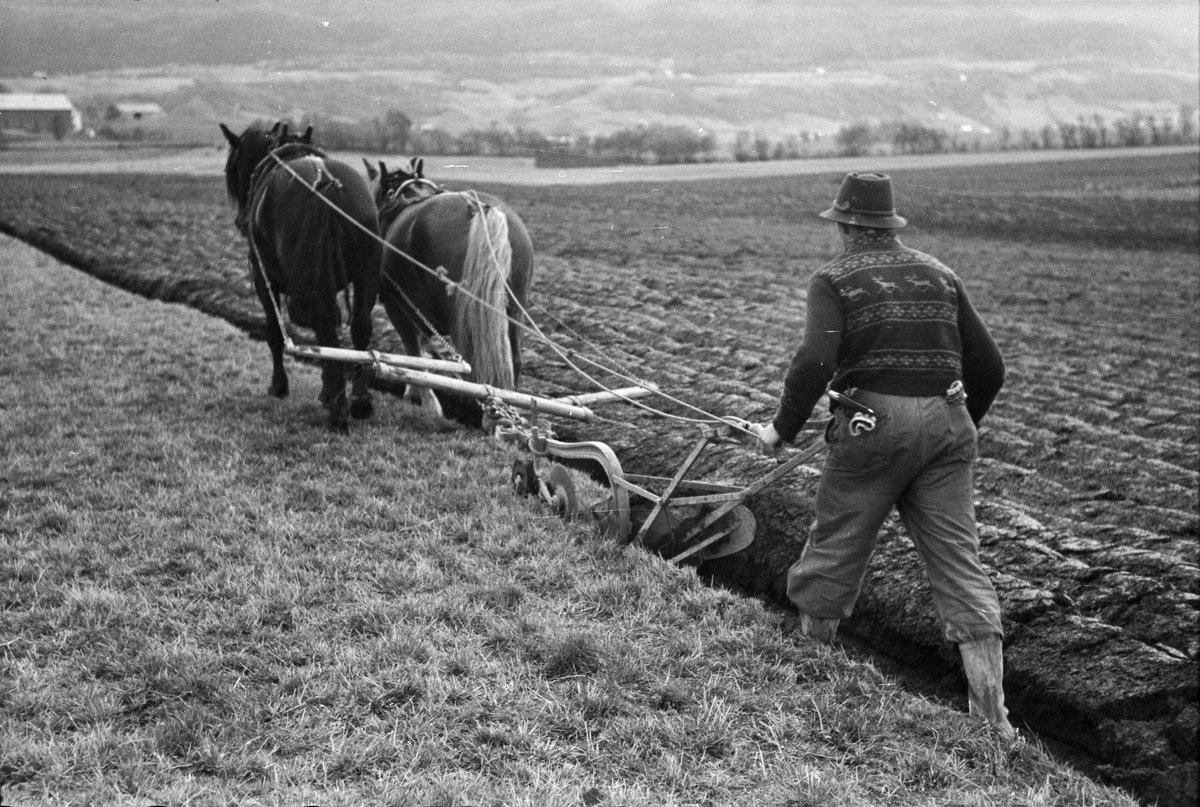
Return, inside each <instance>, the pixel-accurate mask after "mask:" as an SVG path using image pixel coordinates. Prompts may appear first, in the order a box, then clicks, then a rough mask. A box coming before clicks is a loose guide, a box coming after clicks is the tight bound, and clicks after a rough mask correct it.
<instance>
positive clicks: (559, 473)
mask: <svg viewBox="0 0 1200 807" xmlns="http://www.w3.org/2000/svg"><path fill="white" fill-rule="evenodd" d="M546 491H547V493H548V494H549V502H550V507H551V509H553V510H554V514H555V515H558V516H562V517H563V518H574V517H575V516H576V515H577V514H578V513H579V501H578V497H577V496H576V493H575V480H573V479H571V474H570V473H569V472H568V471H567V469H566V466H564V465H559V464H558V463H557V462H556V463H554V464H553V465H551V466H550V473H549V474H547V475H546Z"/></svg>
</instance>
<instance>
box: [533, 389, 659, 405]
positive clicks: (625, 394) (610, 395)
mask: <svg viewBox="0 0 1200 807" xmlns="http://www.w3.org/2000/svg"><path fill="white" fill-rule="evenodd" d="M653 393H654V390H652V389H650V388H649V387H623V388H621V389H614V390H605V391H603V392H584V393H580V394H579V395H564V396H562V397H561V398H557V399H556V400H559V401H562V402H563V403H568V404H575V405H576V406H588V405H589V404H596V403H608V402H610V401H623V400H626V399H627V398H645V397H646V396H647V395H651V394H653Z"/></svg>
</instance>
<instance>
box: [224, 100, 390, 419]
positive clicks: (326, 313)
mask: <svg viewBox="0 0 1200 807" xmlns="http://www.w3.org/2000/svg"><path fill="white" fill-rule="evenodd" d="M221 131H222V132H224V133H225V138H226V139H227V140H228V141H229V158H228V159H227V160H226V162H225V184H226V187H227V189H228V191H229V198H230V199H231V200H232V201H233V202H234V203H235V204H236V205H237V209H238V213H237V224H238V228H239V229H240V230H241V231H242V233H243V234H244V235H245V236H246V239H247V241H248V242H249V245H250V274H251V276H252V277H253V280H254V290H255V292H257V294H258V299H259V300H260V301H261V302H262V306H263V311H264V312H266V315H267V344H268V345H269V346H270V348H271V360H272V361H273V362H274V370H273V373H272V376H271V386H270V388H269V389H268V392H269V393H270V394H271V395H274V396H276V397H278V398H282V397H284V396H286V395H287V394H288V378H287V373H286V372H284V369H283V351H284V346H285V335H284V331H283V328H282V327H281V325H280V319H279V315H280V310H281V309H280V306H281V305H282V304H284V302H286V310H287V314H288V316H289V317H290V318H291V320H292V321H293V322H295V323H296V324H297V325H300V326H301V327H305V328H311V329H312V330H313V331H314V332H315V333H316V338H317V343H318V344H320V345H323V346H326V347H338V342H339V340H338V327H339V326H340V325H341V321H342V314H341V310H340V308H339V307H338V299H337V297H338V293H339V292H340V293H343V294H344V295H345V296H346V309H347V311H348V312H349V317H350V338H351V340H352V341H353V343H354V347H355V349H357V350H368V349H369V348H370V341H371V309H372V308H374V307H375V301H376V299H377V298H378V295H379V268H380V260H381V255H382V244H381V243H380V241H379V237H378V236H379V219H378V211H377V210H376V207H375V199H374V197H373V196H372V194H371V189H370V187H369V186H368V185H367V182H366V180H365V179H364V178H363V176H362V174H361V173H359V172H358V171H356V170H355V169H353V168H351V167H350V166H349V165H346V164H345V163H344V162H339V161H338V160H332V159H330V158H329V157H326V156H325V155H324V154H323V153H322V152H321V151H320V150H319V149H316V148H314V147H313V145H312V127H309V128H308V130H307V131H306V132H305V133H304V134H303V135H300V136H295V135H289V134H288V131H287V127H286V126H281V125H280V124H276V125H275V127H274V128H273V129H271V131H269V132H268V131H263V130H262V129H258V128H255V127H250V128H248V129H246V130H245V131H244V132H242V133H241V134H240V135H235V134H234V133H233V132H231V131H230V130H229V129H228V128H227V127H226V126H225V124H223V123H222V124H221ZM339 211H340V212H339ZM351 287H353V292H354V293H353V295H351V293H350V290H351ZM281 298H282V299H281ZM347 374H349V376H350V380H351V382H352V390H351V400H350V401H349V403H348V402H347V400H346V377H347ZM369 380H370V379H369V371H368V370H367V369H365V368H362V367H360V366H359V365H350V366H349V367H348V368H347V365H345V364H343V363H341V362H335V361H326V362H324V363H323V366H322V369H321V382H322V384H321V402H322V403H323V404H324V405H325V407H326V408H327V409H328V410H329V425H330V426H331V427H332V428H334V429H336V430H338V431H344V430H345V429H346V428H347V426H346V422H347V421H346V416H347V413H349V414H351V415H353V416H354V417H357V418H365V417H370V416H371V413H372V411H373V407H372V404H371V391H370V388H369V386H368V382H369Z"/></svg>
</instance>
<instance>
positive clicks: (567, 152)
mask: <svg viewBox="0 0 1200 807" xmlns="http://www.w3.org/2000/svg"><path fill="white" fill-rule="evenodd" d="M293 123H294V124H296V125H297V126H303V125H307V124H309V123H311V124H313V126H314V127H315V129H316V131H317V133H318V137H319V138H320V140H321V142H322V143H323V144H324V145H325V147H326V148H329V149H334V150H347V151H355V150H357V151H377V152H380V153H385V154H387V153H401V154H408V153H411V154H436V155H463V156H469V155H474V156H478V155H486V156H497V157H514V156H523V157H535V158H539V157H545V158H552V157H555V156H557V157H568V158H570V157H573V158H577V159H580V160H593V161H599V162H610V163H660V164H665V163H688V162H711V161H717V160H723V159H730V158H732V159H734V160H737V161H740V162H747V161H759V160H785V159H804V158H807V157H829V156H843V157H859V156H867V155H871V154H879V153H894V154H947V153H953V152H963V151H1007V150H1035V149H1093V148H1115V147H1130V146H1159V145H1183V144H1191V143H1197V142H1200V132H1198V127H1197V121H1196V107H1194V106H1190V105H1186V104H1185V105H1183V106H1181V107H1180V109H1179V111H1178V114H1177V115H1176V116H1174V117H1171V116H1167V115H1148V114H1142V113H1133V114H1131V115H1130V116H1129V117H1127V118H1121V119H1116V120H1107V119H1105V118H1103V117H1101V116H1100V115H1092V116H1090V117H1079V118H1078V119H1076V120H1074V121H1058V122H1055V123H1047V124H1045V125H1044V126H1042V127H1041V128H1039V129H1029V128H1023V129H1013V128H1010V127H1003V128H1001V129H1000V130H998V131H972V130H968V131H953V130H948V129H943V128H938V127H933V126H928V125H925V124H921V123H913V122H904V121H892V122H882V123H868V122H861V121H860V122H854V123H849V124H847V125H845V126H843V127H841V128H840V129H839V130H838V131H837V132H836V133H834V134H832V135H831V134H828V133H825V134H823V133H821V132H818V131H799V132H796V133H795V134H792V135H788V136H785V137H782V138H781V137H770V136H767V135H764V134H760V133H758V132H755V131H749V130H746V131H739V132H737V133H736V135H735V137H734V140H733V142H732V143H731V144H727V148H726V149H725V150H722V148H721V144H720V143H719V142H718V139H717V137H716V136H715V135H714V134H713V133H711V132H705V131H703V130H697V129H695V128H691V127H687V126H679V125H666V124H661V123H653V124H649V125H637V126H632V127H627V128H624V129H619V130H617V131H614V132H611V133H609V134H597V135H586V134H584V135H575V136H554V135H545V134H543V133H541V132H538V131H536V130H534V129H530V128H524V127H516V128H515V129H507V128H502V127H500V126H499V125H497V124H492V125H491V126H489V127H487V128H472V129H468V130H466V131H463V132H458V133H452V132H449V131H446V130H443V129H439V128H437V127H434V126H428V125H427V126H416V125H415V124H414V123H413V121H412V120H411V119H410V118H409V117H408V116H407V115H405V114H404V113H403V112H399V111H395V110H393V111H389V112H388V113H387V114H386V116H385V117H384V118H382V119H380V118H375V119H373V120H371V121H367V122H361V123H353V124H352V123H346V122H344V121H340V120H333V119H323V116H320V115H314V116H312V117H311V118H309V119H305V120H301V121H293ZM567 164H570V163H569V161H568V162H567Z"/></svg>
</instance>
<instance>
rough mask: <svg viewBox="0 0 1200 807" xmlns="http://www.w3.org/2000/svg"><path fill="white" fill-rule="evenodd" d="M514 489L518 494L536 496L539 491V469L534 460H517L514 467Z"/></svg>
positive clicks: (512, 478)
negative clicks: (534, 464) (534, 465)
mask: <svg viewBox="0 0 1200 807" xmlns="http://www.w3.org/2000/svg"><path fill="white" fill-rule="evenodd" d="M511 480H512V486H513V491H514V492H515V493H516V494H517V495H518V496H536V495H537V492H538V476H537V470H536V469H534V467H533V461H532V460H517V461H516V462H514V463H513V467H512V477H511Z"/></svg>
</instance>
